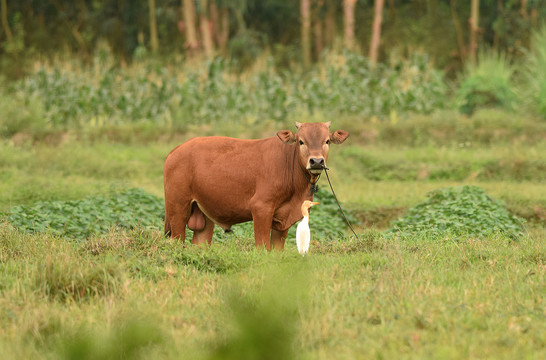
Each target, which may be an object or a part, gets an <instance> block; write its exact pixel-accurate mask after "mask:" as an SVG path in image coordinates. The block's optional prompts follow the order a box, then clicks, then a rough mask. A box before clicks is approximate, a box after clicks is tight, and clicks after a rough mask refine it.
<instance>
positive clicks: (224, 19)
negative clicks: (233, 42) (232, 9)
mask: <svg viewBox="0 0 546 360" xmlns="http://www.w3.org/2000/svg"><path fill="white" fill-rule="evenodd" d="M210 19H211V21H212V33H213V38H214V41H215V42H216V45H217V47H218V50H219V52H220V54H222V55H223V56H225V55H226V54H227V41H228V38H229V12H228V8H227V7H222V8H221V9H218V6H217V5H216V4H214V3H213V4H210Z"/></svg>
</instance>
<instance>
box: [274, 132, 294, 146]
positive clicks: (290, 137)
mask: <svg viewBox="0 0 546 360" xmlns="http://www.w3.org/2000/svg"><path fill="white" fill-rule="evenodd" d="M277 136H278V137H279V139H281V141H282V142H283V143H286V144H293V143H295V142H296V134H294V133H293V132H292V131H290V130H281V131H279V132H277Z"/></svg>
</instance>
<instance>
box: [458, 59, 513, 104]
mask: <svg viewBox="0 0 546 360" xmlns="http://www.w3.org/2000/svg"><path fill="white" fill-rule="evenodd" d="M514 71H515V68H514V66H513V65H511V64H510V62H509V61H508V59H507V57H506V55H505V54H503V53H500V52H496V51H494V50H483V51H480V52H479V54H478V61H477V64H472V63H471V62H468V63H467V64H466V67H465V70H464V74H463V80H462V81H461V86H460V88H459V90H458V91H457V103H458V107H459V110H460V111H461V112H462V113H464V114H472V113H473V112H474V111H475V110H476V109H477V108H479V107H501V108H505V109H513V107H514V105H515V98H516V95H515V93H514V91H513V89H512V86H513V85H512V83H511V78H512V75H513V74H514Z"/></svg>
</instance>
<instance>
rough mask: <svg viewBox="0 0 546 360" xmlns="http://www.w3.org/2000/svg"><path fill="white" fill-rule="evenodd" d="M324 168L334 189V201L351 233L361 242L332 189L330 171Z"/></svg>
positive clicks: (323, 166)
mask: <svg viewBox="0 0 546 360" xmlns="http://www.w3.org/2000/svg"><path fill="white" fill-rule="evenodd" d="M322 168H323V169H324V173H325V174H326V179H328V184H329V185H330V189H332V195H334V199H336V202H337V206H338V207H339V210H340V211H341V214H342V215H343V217H344V218H345V221H346V222H347V225H349V228H350V229H351V231H352V232H353V234H354V235H355V237H356V239H357V240H359V241H360V238H359V237H358V235H357V234H356V232H355V230H354V229H353V226H352V225H351V223H350V222H349V219H347V216H345V212H344V211H343V209H342V208H341V204H340V203H339V200H338V199H337V196H336V193H335V191H334V188H333V187H332V182H331V181H330V177H329V176H328V171H327V170H329V169H328V168H327V167H326V166H325V165H322Z"/></svg>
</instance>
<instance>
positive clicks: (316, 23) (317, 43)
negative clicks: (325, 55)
mask: <svg viewBox="0 0 546 360" xmlns="http://www.w3.org/2000/svg"><path fill="white" fill-rule="evenodd" d="M323 6H324V0H318V1H316V4H315V6H314V8H313V17H312V20H311V23H312V24H313V39H314V46H313V50H314V52H315V59H316V60H319V59H320V54H321V53H322V49H323V48H324V37H323V35H322V28H323V21H322V19H321V16H320V13H321V11H322V7H323Z"/></svg>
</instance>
